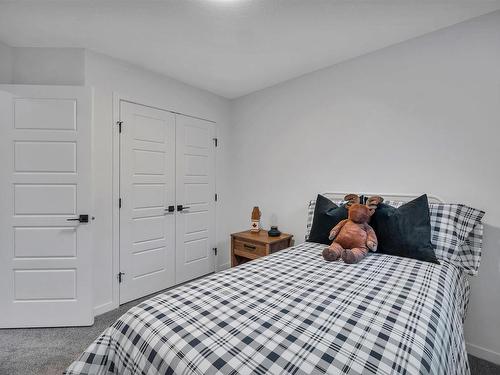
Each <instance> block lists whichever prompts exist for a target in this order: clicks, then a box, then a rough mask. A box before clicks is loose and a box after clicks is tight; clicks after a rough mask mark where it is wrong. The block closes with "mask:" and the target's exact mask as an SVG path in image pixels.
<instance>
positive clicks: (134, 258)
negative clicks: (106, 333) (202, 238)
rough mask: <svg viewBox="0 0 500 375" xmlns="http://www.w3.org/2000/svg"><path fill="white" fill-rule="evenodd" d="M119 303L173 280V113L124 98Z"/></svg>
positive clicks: (166, 284)
mask: <svg viewBox="0 0 500 375" xmlns="http://www.w3.org/2000/svg"><path fill="white" fill-rule="evenodd" d="M120 120H121V121H122V122H123V123H122V133H121V143H120V152H121V158H120V164H121V165H120V197H121V199H122V206H121V209H120V271H121V272H123V275H122V277H121V280H122V282H121V283H120V303H125V302H127V301H130V300H133V299H136V298H139V297H142V296H145V295H147V294H150V293H153V292H156V291H159V290H161V289H164V288H167V287H169V286H172V285H173V284H174V282H175V274H174V272H175V252H174V246H175V239H174V236H175V211H170V212H169V211H168V207H169V206H172V209H173V206H174V204H175V191H174V189H175V117H174V115H173V114H172V113H170V112H167V111H162V110H158V109H154V108H150V107H146V106H142V105H138V104H132V103H128V102H124V101H122V102H121V104H120Z"/></svg>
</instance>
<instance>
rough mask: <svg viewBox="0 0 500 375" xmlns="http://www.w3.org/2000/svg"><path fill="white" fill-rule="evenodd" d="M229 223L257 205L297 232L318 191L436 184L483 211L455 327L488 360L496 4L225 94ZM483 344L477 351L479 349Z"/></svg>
mask: <svg viewBox="0 0 500 375" xmlns="http://www.w3.org/2000/svg"><path fill="white" fill-rule="evenodd" d="M232 112H233V113H232V131H231V149H230V150H229V154H230V155H231V170H232V173H233V174H234V175H233V178H232V179H231V182H232V183H231V186H230V187H231V190H232V191H233V192H234V193H233V194H234V195H233V196H232V199H231V212H232V217H231V220H230V221H229V223H230V224H229V229H230V230H231V231H237V230H241V229H242V228H247V227H248V224H249V218H250V211H251V208H252V207H253V206H254V205H259V206H260V207H261V210H262V212H263V222H264V225H266V226H267V225H268V224H269V218H270V216H271V215H272V214H275V215H277V217H278V224H279V227H280V229H282V230H283V231H287V232H290V233H293V234H294V235H295V238H296V241H297V242H302V241H303V238H304V232H305V223H306V202H307V201H308V200H309V199H313V198H315V195H316V194H317V193H318V192H322V191H327V190H338V191H346V192H362V191H372V192H387V193H391V192H393V193H421V192H428V193H432V194H436V195H438V196H440V197H442V198H444V199H445V200H446V201H450V202H463V203H466V204H469V205H472V206H474V207H478V208H482V209H485V210H486V211H487V215H486V217H485V222H486V228H485V238H484V255H483V262H482V266H481V269H480V275H479V276H478V277H475V278H474V279H473V280H472V281H471V283H472V295H471V304H470V308H469V314H468V318H467V323H466V337H467V341H468V343H469V349H470V350H471V352H472V353H475V354H477V355H481V356H483V357H485V358H488V359H490V360H494V361H496V362H498V363H500V339H499V338H500V315H499V314H498V312H499V311H500V288H499V284H500V251H499V247H500V205H499V204H498V202H497V199H496V196H497V195H498V192H499V191H500V168H499V167H498V163H499V162H500V147H499V139H500V12H496V13H493V14H490V15H486V16H483V17H480V18H477V19H474V20H471V21H469V22H465V23H462V24H459V25H456V26H453V27H450V28H447V29H444V30H442V31H438V32H434V33H431V34H428V35H426V36H423V37H420V38H417V39H414V40H411V41H408V42H405V43H402V44H399V45H396V46H392V47H389V48H386V49H383V50H380V51H377V52H375V53H372V54H369V55H365V56H362V57H360V58H357V59H353V60H351V61H348V62H345V63H342V64H338V65H336V66H333V67H331V68H328V69H325V70H321V71H318V72H315V73H312V74H309V75H306V76H303V77H300V78H297V79H294V80H291V81H288V82H286V83H283V84H280V85H278V86H274V87H271V88H268V89H265V90H262V91H260V92H257V93H254V94H250V95H248V96H246V97H243V98H240V99H237V100H235V101H233V102H232ZM482 348H484V349H485V350H482Z"/></svg>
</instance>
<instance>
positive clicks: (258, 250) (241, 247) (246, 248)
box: [234, 239, 266, 256]
mask: <svg viewBox="0 0 500 375" xmlns="http://www.w3.org/2000/svg"><path fill="white" fill-rule="evenodd" d="M234 251H235V252H237V253H246V254H253V255H257V256H264V255H266V246H265V245H259V244H256V243H251V242H246V241H240V240H237V239H235V240H234ZM239 255H241V254H239Z"/></svg>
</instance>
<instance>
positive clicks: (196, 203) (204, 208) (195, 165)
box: [176, 115, 215, 283]
mask: <svg viewBox="0 0 500 375" xmlns="http://www.w3.org/2000/svg"><path fill="white" fill-rule="evenodd" d="M214 137H215V125H214V124H213V123H211V122H209V121H204V120H199V119H196V118H192V117H188V116H182V115H176V139H177V142H176V156H177V157H176V168H177V173H176V201H177V205H178V206H177V209H178V210H177V221H176V282H177V283H182V282H184V281H187V280H191V279H194V278H196V277H199V276H202V275H205V274H207V273H210V272H214V267H215V256H214V250H213V248H214V246H215V145H214ZM181 205H182V209H181V207H180V206H181Z"/></svg>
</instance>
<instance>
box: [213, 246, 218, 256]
mask: <svg viewBox="0 0 500 375" xmlns="http://www.w3.org/2000/svg"><path fill="white" fill-rule="evenodd" d="M212 250H213V251H214V255H217V248H216V247H214V248H213V249H212Z"/></svg>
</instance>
